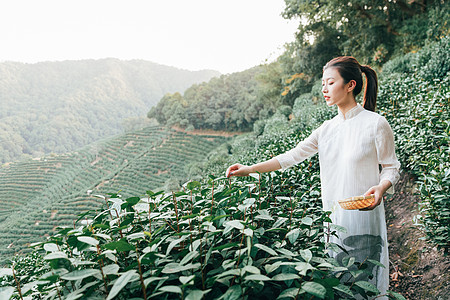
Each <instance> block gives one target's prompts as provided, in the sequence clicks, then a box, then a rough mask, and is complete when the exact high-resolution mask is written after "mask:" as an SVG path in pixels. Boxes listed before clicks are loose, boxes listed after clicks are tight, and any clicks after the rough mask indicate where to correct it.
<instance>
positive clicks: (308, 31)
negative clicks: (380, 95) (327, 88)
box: [284, 0, 450, 74]
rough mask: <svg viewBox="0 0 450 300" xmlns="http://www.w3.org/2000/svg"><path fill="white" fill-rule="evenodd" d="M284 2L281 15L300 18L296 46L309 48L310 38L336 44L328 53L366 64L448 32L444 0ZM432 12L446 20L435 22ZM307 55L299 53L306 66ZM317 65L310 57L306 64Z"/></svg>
mask: <svg viewBox="0 0 450 300" xmlns="http://www.w3.org/2000/svg"><path fill="white" fill-rule="evenodd" d="M285 2H286V9H285V11H284V17H285V18H288V19H292V18H299V19H300V20H302V21H301V22H300V26H299V31H298V33H297V36H298V41H297V43H298V48H299V50H300V49H308V47H310V46H308V45H306V44H305V42H304V41H305V40H308V39H309V38H310V37H314V38H315V41H314V42H313V43H312V47H319V44H320V43H321V42H322V41H328V45H332V46H331V48H335V47H336V48H337V49H336V50H334V51H332V52H334V53H330V54H332V55H334V54H337V53H339V54H347V55H353V56H355V57H358V58H360V59H363V60H364V62H365V63H371V64H378V65H382V64H383V63H385V62H386V61H388V60H389V58H390V57H391V56H392V55H393V54H395V53H406V52H410V51H411V50H414V47H415V49H418V48H421V47H422V46H423V45H424V44H425V42H426V41H428V40H436V39H437V38H440V37H442V36H444V35H446V34H448V33H449V31H448V30H449V24H448V22H447V21H443V20H448V18H445V16H448V14H449V8H450V6H449V5H448V3H445V2H446V1H439V0H435V1H427V2H419V1H405V0H399V1H382V0H377V1H373V0H365V1H356V0H352V1H346V2H343V1H338V0H333V1H297V0H285ZM436 16H442V17H444V18H443V19H440V20H439V19H438V20H436V19H435V17H436ZM316 41H318V42H316ZM305 47H306V48H305ZM317 50H319V49H317ZM329 51H330V50H329ZM314 52H317V53H318V52H319V51H314ZM312 57H314V56H312ZM314 58H315V57H314ZM308 59H309V57H308V56H306V57H304V58H302V57H299V60H301V61H302V62H303V64H305V66H306V65H308ZM316 63H317V62H316V60H315V59H309V65H313V64H316ZM313 70H314V69H313ZM315 70H316V71H315V72H318V71H319V69H315ZM308 74H309V73H308Z"/></svg>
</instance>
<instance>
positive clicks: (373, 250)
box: [226, 56, 400, 294]
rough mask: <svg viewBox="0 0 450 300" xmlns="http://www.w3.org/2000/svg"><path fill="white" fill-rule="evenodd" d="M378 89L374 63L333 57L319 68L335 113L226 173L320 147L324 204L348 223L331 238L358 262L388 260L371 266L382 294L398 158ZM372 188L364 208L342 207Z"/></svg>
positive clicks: (284, 164) (264, 168)
mask: <svg viewBox="0 0 450 300" xmlns="http://www.w3.org/2000/svg"><path fill="white" fill-rule="evenodd" d="M362 73H364V74H365V75H366V89H365V93H364V94H365V95H364V100H363V106H361V105H359V104H357V102H356V100H355V97H356V96H357V95H358V94H359V93H360V92H361V90H362V86H363V79H362ZM377 89H378V83H377V75H376V73H375V71H374V70H373V69H372V68H370V67H369V66H361V65H360V64H359V63H358V61H357V60H356V59H355V58H353V57H350V56H343V57H337V58H335V59H332V60H331V61H329V62H328V63H327V64H326V65H325V67H324V68H323V76H322V93H323V96H324V98H325V101H326V103H327V104H328V105H329V106H331V105H337V107H338V111H339V113H338V115H337V116H335V117H334V118H333V119H331V120H328V121H325V122H324V123H323V124H322V125H321V126H320V127H319V128H317V129H316V130H315V131H313V132H312V134H311V135H310V136H309V137H308V138H306V139H305V140H304V141H302V142H300V143H299V144H298V145H297V146H296V147H295V148H294V149H292V150H290V151H288V152H286V153H284V154H281V155H278V156H276V157H274V158H272V159H270V160H268V161H265V162H261V163H258V164H255V165H252V166H245V165H241V164H234V165H232V166H230V167H229V168H228V169H227V171H226V175H227V177H230V176H247V175H248V174H250V173H255V172H260V173H264V172H270V171H275V170H279V169H282V170H284V169H286V168H288V167H290V166H292V165H295V164H298V163H300V162H301V161H303V160H304V159H306V158H308V157H310V156H312V155H313V154H315V153H319V162H320V179H321V188H322V202H323V209H324V210H326V211H331V212H332V213H331V216H330V217H331V219H332V221H333V223H334V224H337V225H341V226H344V227H345V228H346V229H347V232H346V233H340V234H339V237H338V238H332V241H333V242H335V243H338V244H339V245H341V246H342V247H344V248H345V249H346V250H347V251H348V252H349V255H350V256H353V257H355V258H356V260H357V261H359V262H367V259H372V260H377V261H379V262H381V263H382V264H383V265H384V266H386V268H380V267H378V266H376V265H374V264H372V265H371V266H370V267H371V268H372V272H373V279H372V280H371V281H372V283H374V284H375V285H376V286H377V288H378V289H379V290H380V292H381V294H385V293H386V290H387V289H388V285H389V269H388V268H389V259H388V248H387V234H386V222H385V215H384V206H383V204H382V199H383V194H384V193H385V192H386V191H387V190H388V189H389V188H391V187H392V186H393V185H394V184H395V183H396V181H397V180H398V177H399V168H400V164H399V162H398V160H397V157H396V155H395V146H394V136H393V134H392V130H391V128H390V126H389V124H388V123H387V121H386V119H385V118H384V117H382V116H380V115H378V114H376V113H375V112H374V110H375V106H376V97H377ZM380 165H381V167H382V169H381V172H380V169H379V166H380ZM371 194H373V195H374V196H375V202H374V203H373V205H371V206H370V207H368V208H367V209H365V210H364V211H362V210H359V211H358V210H344V209H342V208H341V207H340V206H339V205H338V202H337V201H338V200H339V199H345V198H349V197H353V196H358V195H371ZM344 256H346V254H345V253H339V254H337V255H335V257H336V258H337V259H338V260H341V259H342V257H344ZM361 279H362V278H361ZM358 280H360V278H358Z"/></svg>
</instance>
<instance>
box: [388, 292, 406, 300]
mask: <svg viewBox="0 0 450 300" xmlns="http://www.w3.org/2000/svg"><path fill="white" fill-rule="evenodd" d="M387 293H388V294H389V295H391V296H392V297H394V298H395V299H398V300H406V298H405V297H403V296H402V295H401V294H399V293H396V292H393V291H389V290H387Z"/></svg>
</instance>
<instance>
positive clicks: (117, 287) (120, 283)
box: [106, 270, 137, 300]
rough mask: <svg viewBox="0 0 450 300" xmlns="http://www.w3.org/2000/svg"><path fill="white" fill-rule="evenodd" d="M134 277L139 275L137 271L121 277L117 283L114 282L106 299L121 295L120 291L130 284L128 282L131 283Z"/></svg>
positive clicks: (126, 273)
mask: <svg viewBox="0 0 450 300" xmlns="http://www.w3.org/2000/svg"><path fill="white" fill-rule="evenodd" d="M134 275H137V273H136V271H135V270H130V271H127V272H125V273H123V274H122V275H120V277H119V278H117V280H116V282H114V285H113V287H112V289H111V291H110V292H109V295H108V297H107V298H106V300H110V299H112V298H114V297H115V296H117V295H118V294H119V293H120V291H121V290H122V289H123V288H124V287H125V286H126V285H127V284H128V282H130V280H131V279H132V278H133V276H134Z"/></svg>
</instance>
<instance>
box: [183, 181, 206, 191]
mask: <svg viewBox="0 0 450 300" xmlns="http://www.w3.org/2000/svg"><path fill="white" fill-rule="evenodd" d="M201 186H202V185H201V184H200V182H198V181H191V182H189V183H188V184H187V186H186V187H187V188H188V190H190V191H192V190H194V189H195V188H198V187H201Z"/></svg>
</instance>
